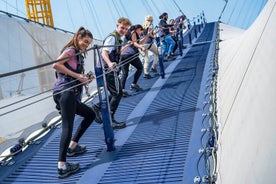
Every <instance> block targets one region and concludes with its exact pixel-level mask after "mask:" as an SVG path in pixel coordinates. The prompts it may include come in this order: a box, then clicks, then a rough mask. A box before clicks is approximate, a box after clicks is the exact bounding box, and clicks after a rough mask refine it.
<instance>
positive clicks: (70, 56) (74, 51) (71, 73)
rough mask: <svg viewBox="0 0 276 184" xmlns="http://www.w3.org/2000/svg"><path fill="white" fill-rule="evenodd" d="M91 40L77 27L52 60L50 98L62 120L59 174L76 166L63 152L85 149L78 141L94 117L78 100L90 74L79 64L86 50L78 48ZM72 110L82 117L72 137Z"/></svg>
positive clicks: (81, 47) (70, 171)
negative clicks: (51, 94) (51, 93)
mask: <svg viewBox="0 0 276 184" xmlns="http://www.w3.org/2000/svg"><path fill="white" fill-rule="evenodd" d="M92 41H93V35H92V34H91V32H90V31H89V30H87V29H85V28H83V27H80V28H79V30H78V31H77V32H76V33H75V34H74V37H73V39H72V40H71V41H70V42H69V43H68V44H67V45H65V47H64V48H63V49H62V52H61V55H60V56H59V57H58V60H59V61H58V62H56V63H54V64H53V68H54V69H55V70H56V76H57V80H56V83H55V85H54V88H53V98H54V102H55V103H56V108H57V109H58V110H59V113H60V114H61V121H62V123H61V125H62V132H61V138H60V146H59V160H58V177H59V178H64V177H67V176H69V175H70V174H72V173H75V172H77V171H78V170H79V164H78V163H68V162H66V156H74V155H76V154H80V153H83V152H85V151H86V146H81V145H79V144H78V142H79V140H80V138H81V136H82V135H83V134H84V132H85V131H86V130H87V128H88V127H89V126H90V124H91V123H92V122H93V120H94V119H95V113H94V111H93V110H92V108H91V107H89V106H87V105H86V104H84V103H82V102H81V96H82V87H83V84H86V83H88V82H90V81H91V80H92V79H93V78H94V77H93V76H90V77H88V76H86V75H85V74H84V67H83V64H84V57H85V56H86V52H84V53H81V51H82V52H83V51H85V50H86V49H87V47H88V46H89V45H90V44H91V43H92ZM63 58H64V59H63ZM75 114H77V115H80V116H82V117H83V118H84V119H83V120H82V122H81V123H80V125H79V127H78V129H77V131H76V133H75V135H74V136H73V138H72V132H73V126H74V118H75ZM71 138H72V139H71Z"/></svg>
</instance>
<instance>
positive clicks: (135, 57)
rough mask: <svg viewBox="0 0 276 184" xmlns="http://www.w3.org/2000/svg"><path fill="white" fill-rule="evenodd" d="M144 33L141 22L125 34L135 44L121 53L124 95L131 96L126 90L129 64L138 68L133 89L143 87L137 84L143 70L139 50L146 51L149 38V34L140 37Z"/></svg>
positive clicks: (132, 85) (127, 39) (128, 40)
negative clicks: (144, 44) (145, 45)
mask: <svg viewBox="0 0 276 184" xmlns="http://www.w3.org/2000/svg"><path fill="white" fill-rule="evenodd" d="M142 33H143V27H142V25H140V24H137V25H133V26H131V27H130V28H129V30H128V33H127V34H126V36H125V42H132V43H133V44H132V45H131V46H129V47H127V48H126V49H125V50H124V51H123V52H122V53H121V66H122V77H121V86H122V88H123V96H124V97H127V96H129V94H128V92H127V91H126V90H125V84H126V80H127V77H128V72H129V64H131V65H132V66H134V67H135V68H136V71H135V74H134V78H133V81H132V84H131V85H130V89H131V90H135V91H141V90H142V88H141V87H140V86H139V85H138V84H137V82H138V79H139V78H140V76H141V74H142V72H143V64H142V62H141V60H140V58H139V50H138V49H141V50H142V51H145V50H146V49H145V48H144V47H143V45H142V44H143V43H144V42H145V40H146V39H148V37H149V35H148V34H147V35H146V36H145V37H143V38H142V39H140V35H141V34H142Z"/></svg>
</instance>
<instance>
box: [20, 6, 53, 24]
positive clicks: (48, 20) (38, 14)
mask: <svg viewBox="0 0 276 184" xmlns="http://www.w3.org/2000/svg"><path fill="white" fill-rule="evenodd" d="M25 4H26V11H27V15H28V19H29V20H33V21H35V22H39V23H42V24H45V25H48V26H51V27H54V21H53V16H52V10H51V3H50V0H25Z"/></svg>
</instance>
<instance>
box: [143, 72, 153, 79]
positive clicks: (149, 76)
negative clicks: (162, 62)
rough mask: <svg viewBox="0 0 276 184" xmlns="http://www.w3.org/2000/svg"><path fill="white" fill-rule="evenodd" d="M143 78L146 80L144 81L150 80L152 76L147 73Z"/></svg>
mask: <svg viewBox="0 0 276 184" xmlns="http://www.w3.org/2000/svg"><path fill="white" fill-rule="evenodd" d="M144 78H146V79H151V78H152V76H151V75H150V74H149V73H148V74H144Z"/></svg>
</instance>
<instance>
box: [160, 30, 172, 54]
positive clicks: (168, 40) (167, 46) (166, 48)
mask: <svg viewBox="0 0 276 184" xmlns="http://www.w3.org/2000/svg"><path fill="white" fill-rule="evenodd" d="M174 46H175V41H174V40H173V39H172V37H171V35H167V36H165V37H164V38H163V39H162V42H161V47H162V52H161V53H162V57H165V55H166V52H168V56H169V55H171V54H172V52H173V48H174Z"/></svg>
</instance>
